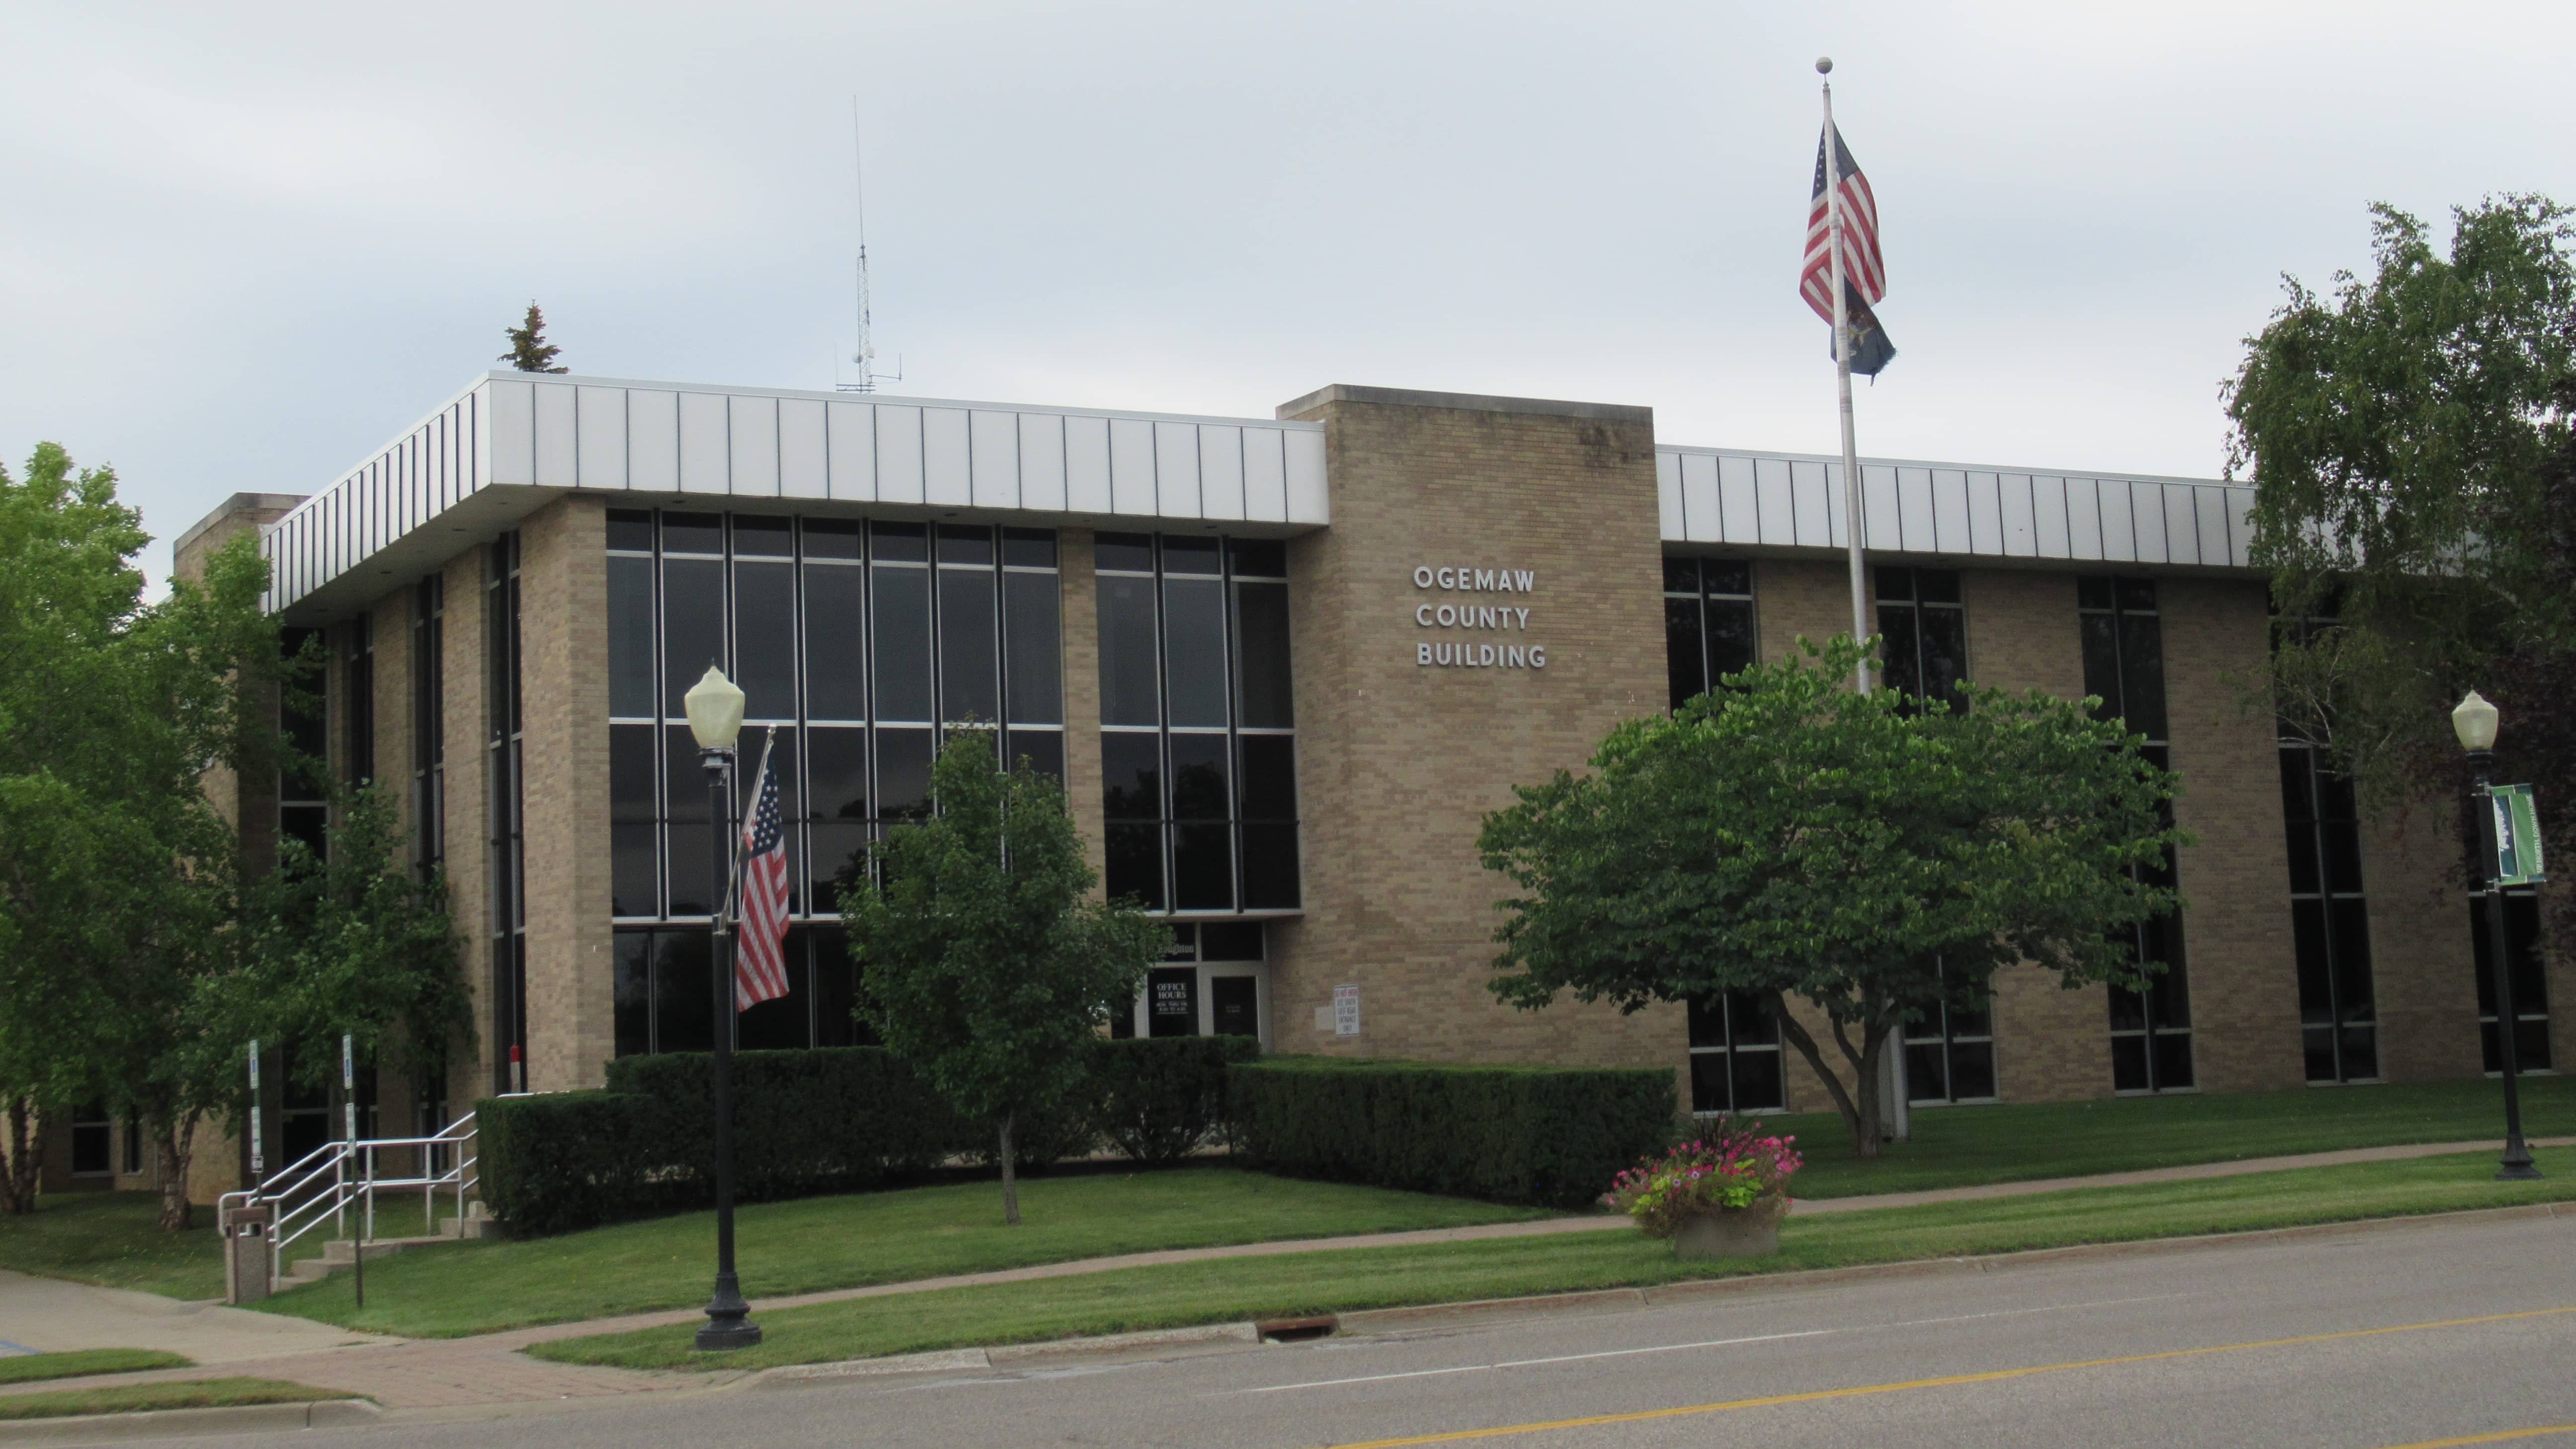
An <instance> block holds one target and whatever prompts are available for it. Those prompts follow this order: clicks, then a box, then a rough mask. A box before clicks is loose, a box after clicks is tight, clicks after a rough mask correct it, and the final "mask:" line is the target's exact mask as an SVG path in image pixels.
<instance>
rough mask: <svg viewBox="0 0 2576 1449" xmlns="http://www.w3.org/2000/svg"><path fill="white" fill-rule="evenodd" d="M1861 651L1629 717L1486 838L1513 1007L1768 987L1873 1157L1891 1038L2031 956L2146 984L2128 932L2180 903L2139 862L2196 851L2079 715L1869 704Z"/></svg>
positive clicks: (1999, 705) (2074, 972)
mask: <svg viewBox="0 0 2576 1449" xmlns="http://www.w3.org/2000/svg"><path fill="white" fill-rule="evenodd" d="M1801 642H1802V644H1803V641H1801ZM1864 657H1865V654H1864V651H1863V648H1862V646H1860V645H1857V644H1855V643H1854V642H1853V641H1852V640H1851V639H1850V637H1849V636H1842V637H1838V638H1836V639H1835V640H1834V641H1833V643H1832V644H1830V645H1828V646H1827V647H1826V648H1824V649H1823V650H1821V651H1819V650H1818V649H1817V648H1815V646H1813V645H1804V657H1791V658H1788V659H1783V660H1778V661H1775V662H1771V663H1766V664H1760V665H1756V666H1754V667H1753V668H1751V669H1748V670H1745V671H1744V672H1743V673H1741V674H1738V675H1733V676H1730V677H1729V681H1728V687H1725V688H1721V689H1718V690H1715V691H1712V692H1710V693H1708V694H1703V695H1701V696H1699V697H1698V698H1696V699H1693V700H1690V701H1689V702H1687V703H1685V704H1684V705H1683V706H1682V708H1681V709H1679V710H1677V711H1675V712H1674V713H1673V714H1672V715H1670V716H1656V717H1653V718H1648V719H1639V720H1631V721H1629V722H1627V723H1625V724H1622V725H1620V726H1619V727H1617V728H1616V729H1614V730H1612V731H1611V733H1610V736H1609V738H1608V739H1606V740H1604V741H1603V742H1602V745H1601V748H1600V750H1599V751H1598V752H1597V753H1596V754H1595V755H1594V756H1593V758H1592V762H1591V764H1592V769H1591V771H1590V772H1589V773H1587V774H1582V775H1577V774H1574V773H1571V772H1569V771H1559V772H1557V775H1556V777H1555V778H1554V779H1553V780H1550V781H1548V782H1547V783H1546V784H1543V785H1537V786H1524V787H1519V788H1518V789H1516V790H1515V792H1514V793H1516V794H1517V795H1518V796H1519V797H1520V801H1519V803H1518V804H1515V805H1513V806H1510V807H1509V808H1506V809H1504V810H1501V811H1497V812H1495V813H1493V814H1490V815H1488V816H1486V817H1485V824H1484V831H1483V834H1482V836H1481V837H1480V839H1479V841H1478V844H1479V846H1480V848H1481V849H1482V851H1483V854H1484V861H1485V865H1486V867H1487V868H1488V869H1491V870H1495V871H1499V872H1501V873H1503V874H1504V875H1506V876H1508V877H1509V878H1510V879H1511V881H1512V883H1513V885H1514V886H1515V887H1517V889H1518V892H1519V893H1518V894H1517V895H1515V896H1513V897H1511V898H1510V899H1507V900H1504V901H1502V902H1500V903H1499V905H1500V906H1501V907H1502V908H1503V909H1504V910H1506V911H1508V912H1509V913H1510V914H1509V919H1508V920H1506V922H1505V923H1504V924H1503V926H1502V927H1501V929H1500V930H1499V931H1498V932H1497V933H1496V939H1498V940H1499V941H1501V942H1502V945H1503V950H1502V954H1501V956H1500V958H1499V959H1498V960H1497V961H1496V962H1495V965H1496V968H1497V969H1498V971H1500V973H1501V974H1500V975H1498V976H1497V977H1496V978H1495V979H1494V980H1493V981H1492V982H1490V983H1489V985H1490V987H1491V989H1492V990H1493V991H1494V993H1495V994H1496V995H1497V996H1499V997H1501V998H1502V999H1503V1000H1505V1001H1508V1002H1511V1003H1512V1004H1514V1005H1516V1006H1519V1007H1522V1008H1525V1009H1536V1008H1539V1007H1543V1006H1545V1005H1547V1004H1548V1003H1550V1002H1552V1001H1554V1000H1556V999H1557V998H1558V996H1559V994H1560V993H1571V994H1572V995H1573V996H1575V997H1576V998H1577V999H1579V1000H1583V1001H1610V1002H1615V1003H1617V1004H1618V1006H1619V1008H1620V1009H1621V1010H1622V1011H1636V1010H1639V1009H1641V1008H1643V1007H1644V1006H1646V1005H1647V1004H1648V1003H1649V1002H1655V1001H1688V1000H1691V999H1694V998H1703V999H1704V998H1713V997H1716V996H1718V995H1720V994H1721V993H1725V992H1730V991H1732V992H1741V993H1744V994H1746V995H1749V996H1752V997H1754V998H1756V999H1758V1000H1760V1001H1762V1002H1763V1003H1765V1004H1766V1005H1767V1006H1768V1007H1769V1008H1770V1010H1771V1011H1772V1013H1773V1014H1774V1015H1775V1016H1777V1018H1778V1019H1779V1022H1780V1030H1781V1033H1782V1034H1783V1035H1784V1036H1785V1037H1787V1039H1788V1041H1789V1042H1790V1044H1791V1045H1793V1046H1795V1047H1796V1048H1797V1049H1798V1053H1799V1055H1801V1056H1803V1057H1805V1058H1806V1060H1807V1064H1808V1065H1809V1066H1811V1067H1813V1068H1814V1069H1815V1071H1816V1075H1817V1076H1818V1077H1819V1078H1820V1079H1822V1080H1823V1081H1824V1083H1825V1085H1826V1088H1827V1090H1828V1091H1829V1092H1831V1094H1832V1096H1833V1099H1834V1105H1835V1107H1836V1108H1837V1109H1838V1110H1839V1111H1840V1112H1841V1113H1842V1116H1843V1121H1844V1123H1845V1124H1846V1125H1847V1126H1848V1127H1850V1129H1851V1132H1852V1141H1853V1146H1854V1149H1855V1151H1857V1152H1858V1154H1859V1155H1860V1156H1863V1157H1874V1156H1876V1155H1877V1154H1878V1148H1879V1137H1880V1133H1879V1107H1878V1101H1879V1098H1878V1091H1877V1084H1878V1080H1879V1073H1880V1070H1881V1066H1882V1059H1883V1058H1884V1056H1885V1053H1886V1050H1887V1048H1888V1043H1889V1039H1890V1033H1891V1032H1892V1031H1893V1030H1894V1029H1895V1028H1896V1027H1897V1026H1898V1025H1899V1024H1900V1023H1901V1022H1905V1021H1914V1020H1921V1019H1923V1018H1924V1017H1925V1015H1926V1014H1927V1013H1929V1012H1931V1011H1933V1010H1934V1009H1935V1008H1937V1007H1939V1006H1941V1005H1942V1004H1944V1003H1947V1004H1950V1005H1953V1006H1960V1007H1966V1006H1970V1005H1974V1004H1977V1003H1980V1002H1982V1001H1984V1000H1985V999H1986V997H1987V995H1988V992H1989V990H1990V985H1991V982H1992V980H1993V977H1994V974H1995V973H1996V972H1997V971H1998V970H2001V969H2003V968H2005V967H2007V966H2010V965H2013V964H2015V963H2018V962H2028V963H2031V964H2033V965H2035V966H2037V967H2039V968H2040V969H2043V970H2049V971H2054V972H2056V973H2057V974H2058V975H2059V977H2060V978H2061V980H2062V981H2063V982H2064V983H2065V984H2066V985H2068V986H2070V987H2071V986H2075V985H2078V984H2081V983H2084V982H2088V981H2105V980H2114V981H2122V982H2126V983H2131V984H2135V983H2137V982H2138V981H2139V980H2140V979H2141V971H2142V968H2141V966H2140V965H2139V963H2137V962H2136V961H2135V960H2134V959H2133V958H2132V952H2131V950H2130V949H2129V947H2128V946H2127V945H2126V934H2125V933H2121V934H2119V935H2118V936H2115V932H2119V931H2120V928H2122V927H2125V926H2131V925H2134V924H2135V923H2137V922H2139V921H2141V920H2144V919H2146V918H2147V917H2149V916H2151V915H2154V914H2157V913H2159V912H2163V911H2167V910H2171V909H2174V908H2175V906H2176V905H2177V901H2176V898H2175V896H2174V894H2173V893H2172V892H2171V891H2170V890H2167V889H2165V888H2162V887H2158V886H2155V885H2152V884H2148V883H2145V882H2143V881H2141V880H2140V879H2138V877H2137V872H2136V871H2134V870H2133V869H2132V868H2133V867H2139V866H2149V865H2153V864H2155V863H2157V862H2158V861H2160V860H2161V858H2162V855H2163V852H2164V850H2165V848H2166V846H2167V845H2168V844H2172V843H2177V842H2179V841H2180V839H2181V837H2180V836H2179V835H2178V834H2177V833H2176V832H2175V831H2174V830H2172V829H2171V828H2169V827H2167V826H2166V825H2165V824H2164V823H2163V821H2162V816H2161V811H2162V809H2163V807H2164V804H2165V802H2166V801H2168V800H2170V799H2171V798H2172V797H2173V794H2174V780H2173V777H2172V775H2171V774H2170V773H2168V772H2166V771H2164V770H2161V769H2158V768H2157V767H2156V766H2155V765H2154V764H2152V763H2151V762H2149V761H2148V760H2147V759H2146V758H2145V757H2144V756H2142V755H2141V754H2140V753H2139V751H2138V748H2137V746H2138V744H2139V740H2138V739H2135V738H2131V737H2128V736H2127V735H2126V734H2125V733H2124V731H2123V729H2122V728H2121V726H2120V725H2119V724H2118V723H2117V722H2107V721H2102V720H2096V719H2094V718H2093V717H2092V716H2091V715H2090V714H2089V713H2088V712H2087V708H2086V705H2085V704H2084V703H2083V702H2080V701H2076V700H2067V699H2057V698H2053V697H2051V696H2048V695H2045V694H2040V693H2037V692H2033V693H2029V694H2007V693H2004V692H2002V691H2000V690H1994V689H1985V688H1978V687H1975V686H1970V687H1969V689H1968V693H1969V701H1970V704H1969V708H1968V709H1967V710H1966V711H1964V712H1959V713H1953V712H1952V711H1950V710H1949V709H1947V708H1946V707H1944V706H1943V705H1941V704H1940V703H1938V702H1929V703H1920V704H1917V703H1916V702H1914V701H1910V700H1908V699H1907V698H1906V697H1905V696H1902V695H1900V694H1898V693H1896V692H1895V691H1891V690H1874V691H1872V692H1871V693H1869V694H1867V695H1861V694H1857V693H1854V692H1853V691H1851V690H1849V689H1847V688H1844V687H1843V684H1844V681H1846V680H1848V679H1850V678H1851V677H1852V671H1853V669H1854V668H1855V667H1856V666H1857V665H1858V664H1859V662H1860V661H1861V660H1862V659H1863V658H1864ZM2143 969H2145V970H2149V971H2152V970H2154V969H2158V968H2155V967H2147V968H2143ZM1793 997H1794V998H1796V999H1798V1000H1800V1001H1803V1002H1805V1003H1807V1004H1808V1005H1809V1006H1811V1007H1812V1008H1814V1010H1815V1011H1816V1013H1817V1014H1819V1015H1821V1016H1822V1017H1823V1018H1824V1021H1825V1024H1826V1026H1827V1028H1828V1030H1829V1032H1830V1035H1831V1037H1832V1041H1833V1045H1834V1047H1835V1049H1836V1051H1837V1053H1838V1056H1839V1058H1840V1061H1839V1064H1837V1063H1836V1062H1833V1061H1829V1060H1828V1059H1827V1057H1826V1054H1825V1051H1824V1049H1823V1047H1822V1045H1821V1044H1820V1043H1819V1042H1818V1041H1817V1039H1816V1033H1814V1032H1813V1031H1811V1030H1810V1029H1809V1028H1808V1026H1807V1025H1805V1024H1804V1023H1802V1022H1801V1021H1800V1020H1799V1018H1798V1017H1797V1016H1795V1015H1793V1014H1792V1013H1791V1011H1790V1010H1789V1008H1788V1002H1789V999H1790V998H1793ZM1838 1065H1839V1066H1840V1067H1842V1068H1847V1069H1848V1077H1849V1079H1848V1081H1847V1080H1846V1079H1845V1072H1844V1071H1842V1070H1838V1069H1837V1067H1838Z"/></svg>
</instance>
